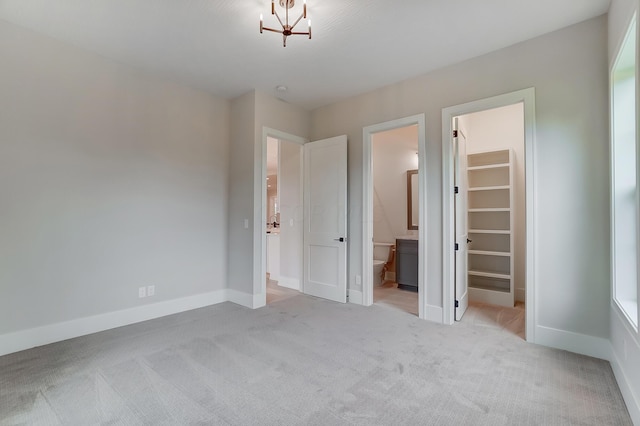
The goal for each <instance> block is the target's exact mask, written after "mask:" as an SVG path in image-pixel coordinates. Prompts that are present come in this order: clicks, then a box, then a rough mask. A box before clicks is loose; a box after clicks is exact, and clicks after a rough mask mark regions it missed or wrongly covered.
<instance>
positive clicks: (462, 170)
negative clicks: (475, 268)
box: [452, 117, 469, 321]
mask: <svg viewBox="0 0 640 426" xmlns="http://www.w3.org/2000/svg"><path fill="white" fill-rule="evenodd" d="M453 128H454V136H453V146H452V149H453V168H454V186H455V187H456V188H457V189H458V192H457V193H456V194H455V197H454V209H455V224H454V228H455V235H456V244H458V249H457V250H456V253H455V263H456V266H455V268H456V272H455V274H456V275H455V282H456V285H455V301H456V307H455V319H456V321H460V320H461V319H462V316H463V315H464V313H465V312H466V310H467V307H468V306H469V291H468V275H467V269H468V268H467V265H468V258H469V256H468V252H467V241H468V237H469V234H468V229H467V179H466V176H467V141H466V138H465V137H464V134H463V133H462V131H461V130H460V128H459V127H458V118H457V117H456V118H454V125H453Z"/></svg>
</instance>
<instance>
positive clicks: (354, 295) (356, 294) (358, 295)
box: [348, 289, 364, 305]
mask: <svg viewBox="0 0 640 426" xmlns="http://www.w3.org/2000/svg"><path fill="white" fill-rule="evenodd" d="M348 291H349V303H354V304H356V305H362V302H363V300H364V299H363V297H362V292H361V291H360V290H352V289H349V290H348Z"/></svg>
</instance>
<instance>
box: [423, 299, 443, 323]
mask: <svg viewBox="0 0 640 426" xmlns="http://www.w3.org/2000/svg"><path fill="white" fill-rule="evenodd" d="M443 318H444V317H443V311H442V306H435V305H426V304H425V305H424V319H426V320H427V321H432V322H437V323H438V324H442V323H443V322H444V319H443Z"/></svg>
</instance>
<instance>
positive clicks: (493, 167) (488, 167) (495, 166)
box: [467, 163, 509, 171]
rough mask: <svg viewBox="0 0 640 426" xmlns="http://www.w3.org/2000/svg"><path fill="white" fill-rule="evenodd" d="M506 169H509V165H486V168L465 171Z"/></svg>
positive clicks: (468, 168) (473, 167)
mask: <svg viewBox="0 0 640 426" xmlns="http://www.w3.org/2000/svg"><path fill="white" fill-rule="evenodd" d="M508 167H509V163H499V164H488V165H486V166H472V167H467V170H469V171H473V170H488V169H503V168H508Z"/></svg>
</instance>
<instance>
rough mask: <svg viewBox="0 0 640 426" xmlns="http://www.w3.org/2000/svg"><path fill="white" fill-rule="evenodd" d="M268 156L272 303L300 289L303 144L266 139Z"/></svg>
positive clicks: (268, 261) (268, 289)
mask: <svg viewBox="0 0 640 426" xmlns="http://www.w3.org/2000/svg"><path fill="white" fill-rule="evenodd" d="M266 157H267V164H266V170H267V171H266V175H267V177H266V194H265V195H266V196H265V202H266V206H265V212H266V215H265V218H264V220H265V222H266V247H265V258H266V271H267V276H266V303H267V304H271V303H274V302H278V301H280V300H284V299H288V298H290V297H293V296H296V295H298V294H300V290H301V285H300V283H301V279H302V267H303V266H302V261H303V259H302V255H301V253H302V244H303V235H302V231H303V229H302V219H303V218H302V214H303V209H302V202H303V201H302V198H303V193H302V191H303V188H302V145H301V144H299V143H296V142H291V141H289V140H287V139H285V138H278V137H275V136H267V155H266ZM283 260H284V261H283Z"/></svg>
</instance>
